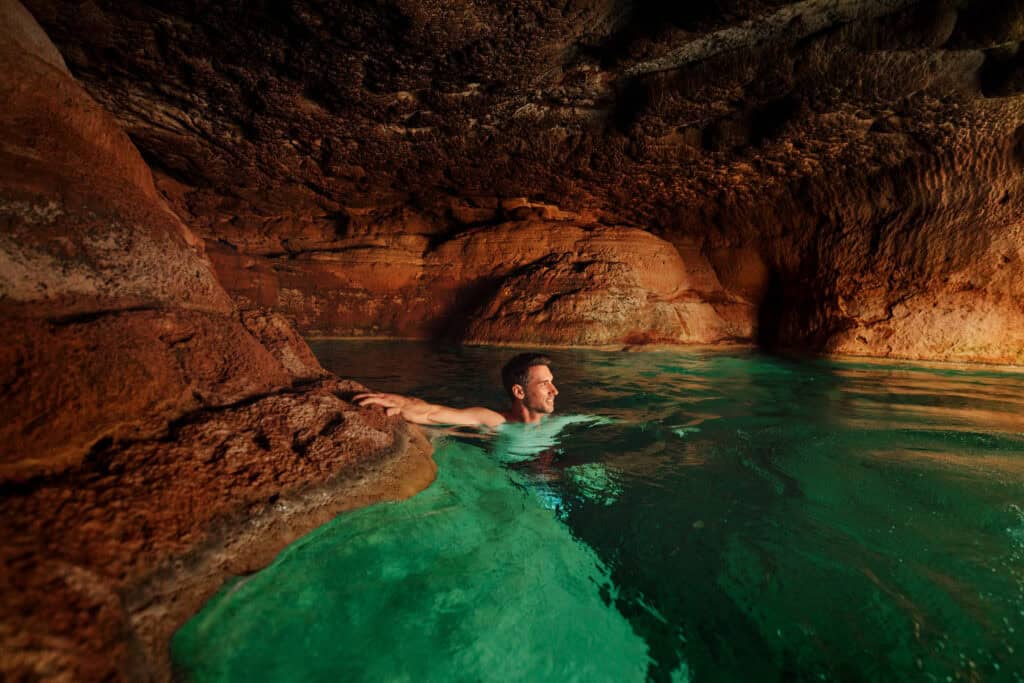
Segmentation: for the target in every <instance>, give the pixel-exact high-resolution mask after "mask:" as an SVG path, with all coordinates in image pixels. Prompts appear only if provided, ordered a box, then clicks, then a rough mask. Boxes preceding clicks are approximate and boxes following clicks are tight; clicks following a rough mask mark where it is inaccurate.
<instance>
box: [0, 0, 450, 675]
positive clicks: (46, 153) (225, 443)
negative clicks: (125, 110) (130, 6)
mask: <svg viewBox="0 0 1024 683" xmlns="http://www.w3.org/2000/svg"><path fill="white" fill-rule="evenodd" d="M0 63H2V64H3V65H4V68H3V69H2V70H0V100H2V101H3V102H4V106H3V107H2V108H0V122H2V124H3V129H4V136H5V137H4V141H3V144H0V405H2V406H3V408H2V410H3V419H2V420H0V444H2V446H0V489H2V492H3V493H2V496H0V538H2V539H3V540H4V542H3V543H2V544H0V572H2V573H3V576H4V578H5V581H4V582H3V583H2V584H0V652H2V653H3V655H2V657H0V678H3V679H4V680H8V679H10V680H37V679H43V678H45V679H53V680H112V679H120V680H140V679H158V680H167V679H169V678H170V665H169V662H168V660H167V657H168V648H167V646H168V642H169V638H170V635H171V634H172V633H173V631H174V630H175V629H176V628H177V627H178V626H180V625H181V624H182V623H183V622H184V620H185V619H187V618H188V617H189V616H190V615H191V614H192V613H193V612H195V611H196V610H198V608H199V607H200V606H201V605H202V603H203V602H204V601H205V600H206V599H207V598H208V597H209V596H210V595H211V594H212V593H213V592H214V591H215V590H216V589H217V588H218V587H219V586H220V585H221V584H222V583H223V581H224V580H225V578H227V577H228V576H230V575H231V574H232V573H240V572H247V571H253V570H255V569H256V568H258V567H259V566H262V565H263V564H265V563H267V562H268V561H269V560H270V559H272V557H273V556H274V554H275V553H276V552H277V551H278V550H280V549H281V548H283V547H284V546H285V545H286V544H287V543H289V542H291V541H292V540H294V539H295V538H297V537H298V536H299V535H301V534H303V533H305V532H307V531H309V530H311V529H312V528H314V527H315V526H316V525H318V524H322V523H323V522H325V521H327V520H329V519H330V518H331V517H333V516H334V515H335V514H337V513H338V512H340V511H342V510H346V509H350V508H352V507H355V506H359V505H365V504H368V503H370V502H375V501H378V500H390V499H395V498H401V497H406V496H409V495H411V494H413V493H415V492H416V491H418V490H420V489H422V488H423V487H424V486H426V485H427V484H429V483H430V481H431V480H432V479H433V477H434V472H435V466H434V464H433V462H432V460H431V458H430V455H429V453H430V447H429V445H428V444H427V443H426V441H425V440H424V438H423V436H422V434H420V433H419V432H416V431H411V430H410V429H409V428H408V426H407V425H405V424H404V423H401V422H400V421H397V420H395V419H386V418H384V417H383V416H382V414H381V413H380V412H379V411H370V410H360V409H357V408H355V407H354V406H352V405H351V404H350V403H349V402H348V400H347V399H348V398H349V397H350V396H351V395H352V393H353V392H355V391H358V390H360V389H361V387H360V386H359V385H355V384H353V383H348V382H343V381H340V380H338V379H336V378H332V377H330V376H329V375H328V374H327V373H326V372H325V371H324V370H323V369H322V368H321V367H320V365H319V363H318V362H317V361H316V359H315V358H314V356H313V354H312V352H311V351H310V350H309V347H308V346H307V345H306V344H305V342H304V341H303V340H302V339H301V337H299V336H298V334H297V333H296V332H295V331H294V330H293V329H292V328H291V327H290V325H289V324H288V323H287V322H286V321H285V320H284V319H283V318H282V317H281V316H279V315H275V314H268V313H266V312H262V311H257V310H244V311H239V310H237V309H236V308H235V306H234V304H233V302H232V301H231V299H230V298H229V296H228V295H227V293H226V292H225V291H224V289H223V288H222V287H221V286H220V284H219V283H218V282H217V281H216V279H215V278H214V276H213V271H212V267H211V265H210V262H209V261H208V260H207V258H206V257H205V255H204V253H203V249H202V247H203V242H202V241H201V240H197V239H195V237H194V236H193V235H192V234H191V232H190V231H189V230H188V229H187V228H186V227H185V226H184V224H183V223H182V222H181V221H180V220H179V219H178V217H177V216H176V215H175V214H174V213H173V212H171V211H170V209H169V208H168V207H167V205H166V204H165V203H164V201H163V199H162V198H161V197H160V195H159V194H157V192H156V190H155V187H154V185H153V181H152V177H151V175H150V173H149V170H148V168H147V167H146V164H145V163H144V162H143V160H142V158H141V157H140V155H139V153H138V151H137V150H136V149H135V148H134V147H133V146H132V144H131V143H130V141H129V140H128V137H127V136H126V135H125V134H124V133H123V132H122V131H121V129H120V127H119V126H118V124H117V123H116V122H115V121H114V119H113V118H112V117H111V116H110V115H109V114H107V113H106V112H105V111H104V110H103V109H102V108H101V107H100V106H99V105H97V104H96V103H95V102H94V101H93V100H92V99H91V98H90V97H89V96H88V95H87V94H86V93H85V91H84V90H83V89H82V88H81V87H80V86H79V84H78V83H77V82H75V81H74V80H73V79H72V78H71V77H70V75H69V74H68V73H67V71H66V69H64V67H63V64H62V63H61V62H60V59H59V57H58V56H57V55H56V51H55V50H54V49H53V47H52V45H50V44H49V43H48V42H47V41H46V40H45V36H44V35H43V34H42V32H41V31H40V30H39V28H38V26H36V25H35V24H34V22H33V21H32V20H31V18H30V17H29V16H28V15H27V14H26V13H25V12H24V10H23V9H22V8H21V7H20V6H19V5H17V4H16V3H14V2H11V0H0Z"/></svg>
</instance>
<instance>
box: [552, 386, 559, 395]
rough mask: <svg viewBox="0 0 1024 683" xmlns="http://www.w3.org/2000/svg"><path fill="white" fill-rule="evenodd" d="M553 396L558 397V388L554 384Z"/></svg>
mask: <svg viewBox="0 0 1024 683" xmlns="http://www.w3.org/2000/svg"><path fill="white" fill-rule="evenodd" d="M551 395H552V396H558V388H557V387H556V386H555V385H554V384H552V385H551Z"/></svg>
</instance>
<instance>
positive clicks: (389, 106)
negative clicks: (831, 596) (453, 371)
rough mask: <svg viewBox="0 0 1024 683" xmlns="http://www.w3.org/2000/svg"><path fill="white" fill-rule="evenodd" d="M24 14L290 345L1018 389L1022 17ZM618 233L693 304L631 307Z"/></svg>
mask: <svg viewBox="0 0 1024 683" xmlns="http://www.w3.org/2000/svg"><path fill="white" fill-rule="evenodd" d="M677 5H678V6H677ZM29 6H30V9H32V11H33V12H34V13H35V14H36V16H37V17H38V18H39V20H40V22H41V23H42V24H43V25H44V26H45V27H46V29H47V30H48V31H49V32H50V34H51V36H52V37H53V38H54V40H55V42H56V43H57V44H58V45H59V46H60V48H61V51H62V52H63V53H64V55H65V56H66V58H67V59H68V61H69V64H70V67H71V69H72V71H73V72H74V73H75V74H76V75H77V76H79V77H80V78H82V79H83V80H84V82H85V83H86V85H87V87H88V88H89V89H90V91H91V92H92V93H93V94H94V95H95V96H96V98H97V99H98V100H100V101H101V102H102V103H103V104H105V105H106V107H107V108H108V109H109V110H110V111H112V112H113V113H114V114H115V115H116V116H117V118H118V119H119V120H120V121H121V122H122V124H123V125H124V127H125V129H126V130H127V131H128V133H129V134H130V135H131V136H132V138H133V140H134V141H135V142H136V143H137V145H138V146H139V147H140V149H141V150H142V152H143V154H144V155H145V157H146V159H147V160H148V161H149V162H150V163H151V164H152V165H153V166H154V168H155V170H156V175H157V183H158V187H159V188H160V190H161V192H162V193H163V194H164V195H165V196H166V197H168V199H169V200H170V201H171V203H172V205H173V206H174V207H175V209H176V210H177V211H178V213H179V214H180V215H182V216H184V217H185V218H186V220H187V222H188V223H189V225H190V226H192V227H193V228H194V229H195V230H196V231H197V233H198V234H199V235H200V236H201V237H202V238H203V239H204V240H206V242H207V244H208V247H209V251H210V254H211V256H212V257H213V261H214V263H215V264H216V266H217V271H218V274H219V275H220V276H221V277H222V279H223V281H224V283H225V285H226V288H227V289H228V291H229V292H230V293H231V294H232V295H233V296H235V297H236V298H238V299H239V300H243V301H244V300H253V301H259V302H261V303H263V304H266V305H269V306H271V307H272V308H274V309H276V310H278V311H280V312H282V313H283V314H284V315H285V316H286V317H288V318H289V319H290V320H292V321H294V322H295V323H296V324H297V325H298V326H299V329H300V330H302V331H305V332H313V333H317V334H338V335H402V336H406V335H412V336H436V335H449V336H453V337H455V338H462V339H474V340H491V341H522V340H523V339H532V340H537V341H541V340H543V341H562V342H572V343H578V342H583V341H586V342H587V343H595V344H596V343H616V344H621V343H629V342H635V341H637V340H644V339H649V340H658V341H663V340H674V341H702V342H721V341H744V340H745V341H748V342H758V343H761V344H763V345H766V346H773V347H774V346H783V347H795V348H801V349H809V350H816V351H831V352H842V353H859V354H868V355H880V356H900V357H916V358H931V359H951V360H983V361H996V362H1010V363H1019V362H1022V361H1024V355H1022V354H1024V310H1022V308H1021V303H1020V302H1021V294H1022V293H1024V292H1022V289H1021V288H1022V286H1024V285H1022V283H1024V265H1022V264H1024V260H1022V259H1024V256H1022V251H1021V249H1022V239H1021V236H1022V235H1021V218H1022V201H1024V199H1022V197H1024V195H1022V192H1021V190H1022V187H1021V177H1022V176H1021V168H1022V158H1024V157H1022V153H1021V144H1022V143H1021V140H1022V136H1024V133H1022V131H1024V127H1022V126H1024V109H1022V107H1024V101H1022V96H1021V90H1022V84H1024V76H1022V73H1024V72H1022V70H1021V69H1022V65H1024V61H1022V59H1021V57H1020V53H1019V43H1020V40H1021V38H1022V32H1024V28H1022V27H1024V22H1022V10H1021V4H1020V3H1019V2H1016V1H1015V0H995V1H992V0H988V1H983V0H942V1H941V2H920V1H917V2H915V1H912V0H802V1H799V2H785V1H780V0H729V1H727V2H722V3H714V4H709V5H699V6H698V5H695V4H693V3H690V4H686V5H685V6H684V5H680V4H678V3H677V4H676V5H673V4H671V3H668V4H664V3H650V2H637V1H634V2H629V1H626V0H623V1H622V2H618V1H615V2H608V1H606V0H600V1H595V0H581V1H580V2H573V3H568V4H557V3H556V4H551V3H544V2H540V1H539V0H519V1H517V2H512V3H504V2H503V3H497V2H495V3H479V2H445V3H435V2H431V1H430V0H388V1H387V2H381V3H356V4H355V5H352V6H346V7H345V8H344V9H342V8H334V7H328V6H323V5H322V4H320V3H312V2H307V1H304V0H299V1H298V2H292V3H289V4H287V5H282V6H280V7H278V6H275V7H274V8H269V7H268V8H262V9H259V8H252V7H249V6H245V7H243V6H241V5H230V4H229V5H224V6H216V7H211V6H210V5H209V4H208V3H196V2H187V1H186V2H176V3H172V4H170V5H161V6H154V5H150V4H136V3H129V4H128V5H125V4H124V3H115V2H111V1H109V0H95V1H93V2H87V3H84V4H80V3H68V2H59V1H57V0H30V2H29ZM539 225H543V226H544V227H543V228H540V227H538V226H539ZM521 227H522V228H525V229H526V232H524V233H523V235H522V236H521V239H519V238H517V239H516V242H517V243H518V244H522V243H525V242H527V241H529V240H531V239H532V238H533V237H532V236H533V235H535V234H536V231H538V230H543V231H545V232H546V233H547V236H546V237H545V244H547V245H548V246H549V248H550V250H551V251H550V253H549V254H546V255H544V257H543V258H541V259H535V260H534V261H533V262H532V265H531V263H527V262H525V261H524V260H523V259H522V258H516V257H511V256H510V255H509V254H500V255H499V254H492V253H489V252H487V251H486V249H483V248H481V249H477V248H475V247H473V246H471V245H470V246H468V247H466V248H464V247H465V246H466V245H469V243H471V242H474V241H479V244H480V245H486V244H494V243H500V242H504V241H505V240H506V239H507V238H508V236H509V235H511V234H513V232H514V231H515V230H517V229H519V228H521ZM597 228H601V229H604V228H610V229H613V230H618V232H617V233H616V234H617V235H618V238H617V240H616V242H615V244H614V245H613V246H612V247H611V248H610V249H606V250H605V251H604V254H603V255H602V256H600V257H599V258H598V259H597V262H595V264H593V265H591V266H583V265H580V264H579V263H577V262H578V261H579V260H580V259H583V260H588V261H589V260H591V259H590V256H587V255H586V247H585V246H581V245H582V243H581V240H580V237H579V235H580V231H583V232H585V233H589V232H592V231H594V230H595V229H597ZM639 231H646V232H649V233H651V234H654V235H655V236H657V237H658V238H660V239H661V240H664V241H665V242H667V243H670V244H672V245H673V246H675V247H676V249H677V250H678V252H679V258H680V259H682V264H683V265H682V268H683V269H684V270H685V271H686V272H687V273H688V274H689V275H687V278H689V277H690V275H692V274H694V273H698V272H699V273H702V275H701V276H700V277H699V278H698V280H699V283H698V284H696V285H694V286H693V287H691V288H689V289H687V286H688V285H686V284H683V285H682V287H683V288H682V289H679V290H678V291H675V290H673V291H675V293H674V294H671V293H667V292H666V291H664V290H663V289H655V290H646V289H645V287H646V285H643V284H639V285H638V284H633V283H627V281H628V280H629V279H630V277H632V276H630V275H628V274H627V272H628V271H630V270H638V269H642V268H644V267H645V266H640V265H639V264H631V263H630V262H629V259H631V258H633V257H634V256H636V255H637V254H639V253H642V252H645V250H646V249H647V248H648V246H649V245H650V242H649V241H648V239H647V238H644V237H642V236H641V235H640V232H639ZM634 237H635V238H636V239H637V240H638V241H636V242H634V241H633V238H634ZM595 239H597V240H598V241H600V239H601V238H600V237H597V238H595ZM583 241H586V240H585V239H584V240H583ZM581 249H582V251H581ZM458 250H461V251H459V253H460V254H461V255H460V258H461V259H462V261H461V262H460V263H459V264H452V263H450V262H449V261H446V259H447V258H448V255H449V254H451V253H453V252H454V251H458ZM468 254H476V255H479V257H480V258H481V259H482V260H481V261H480V262H478V263H476V262H471V261H469V260H467V259H468V258H469V256H467V255H468ZM506 257H508V258H509V260H512V261H514V262H515V263H516V264H517V267H516V269H507V270H501V269H498V270H495V269H494V268H493V267H492V265H493V263H494V262H495V261H501V260H503V259H505V258H506ZM602 259H610V260H609V261H607V262H608V263H612V262H615V263H618V264H620V266H621V267H619V266H616V267H608V268H605V267H604V266H601V265H600V264H599V262H600V261H602ZM570 264H575V265H570ZM548 265H557V267H556V268H555V271H553V272H552V273H550V274H549V275H544V274H543V272H544V271H545V270H546V268H547V267H548ZM449 266H452V268H448V267H449ZM439 267H440V270H439V269H438V268H439ZM524 268H525V269H527V270H529V271H531V272H529V273H528V272H525V271H524V270H523V269H524ZM559 268H560V269H561V270H559ZM575 268H583V269H584V270H585V271H586V272H585V273H584V272H580V273H576V272H570V271H573V269H575ZM567 269H568V270H567ZM456 270H458V271H460V272H462V273H464V274H465V275H466V278H467V279H465V280H453V279H452V276H453V275H454V273H455V271H456ZM531 273H532V274H531ZM606 275H607V277H608V279H607V280H605V277H606ZM435 277H437V278H439V281H435V279H434V278H435ZM481 277H484V278H485V280H481ZM659 286H660V285H659ZM673 286H674V285H673ZM520 287H524V288H526V291H525V292H524V296H523V299H524V301H519V302H517V303H516V304H515V305H512V302H511V301H506V302H505V303H502V302H501V301H500V300H499V299H501V297H502V296H505V297H508V296H509V295H507V294H506V295H502V294H501V292H502V291H507V292H512V291H514V290H515V289H516V288H520ZM550 288H554V290H551V289H550ZM542 289H543V290H545V291H543V292H542V291H540V290H542ZM670 289H671V287H670ZM625 290H628V293H625V294H623V297H624V298H623V299H621V300H620V299H619V293H620V292H624V291H625ZM602 291H603V292H605V294H599V292H602ZM545 296H548V297H554V298H555V300H556V301H560V302H562V303H560V304H558V305H552V306H546V305H545V304H544V303H543V302H542V299H543V298H544V297H545ZM495 297H497V299H496V298H495ZM666 297H667V298H666ZM525 300H529V302H532V303H528V302H527V301H525ZM627 300H628V302H629V303H628V307H629V308H630V309H635V310H636V313H637V315H636V317H635V319H634V320H631V321H629V322H628V323H626V322H625V321H621V322H615V324H613V325H610V326H609V327H608V328H607V329H603V330H602V329H600V328H599V327H598V326H593V327H591V328H590V329H588V330H587V331H582V330H581V331H580V332H579V333H574V332H572V331H569V328H570V327H572V326H573V325H577V324H580V325H583V326H584V327H586V320H588V319H593V318H595V317H604V316H605V314H606V313H608V312H609V311H611V310H612V309H614V308H615V306H616V305H619V304H616V303H615V302H616V301H619V302H620V304H621V302H623V301H627ZM643 302H650V305H649V306H648V305H647V304H646V303H643ZM590 306H593V310H592V312H591V313H587V312H586V309H587V308H588V307H590ZM624 306H625V305H623V308H624ZM670 310H674V311H676V312H677V313H679V314H680V315H682V316H683V320H682V321H680V322H678V323H672V322H671V319H672V317H673V315H674V314H670ZM563 315H564V316H565V317H564V318H560V316H563ZM615 315H616V314H614V313H612V314H611V317H612V319H613V320H614V319H615ZM513 320H514V321H515V322H516V325H514V326H513V325H511V324H510V323H511V322H512V321H513ZM507 323H508V324H507ZM553 325H560V326H561V327H562V328H564V329H565V330H566V331H565V332H563V333H559V334H555V335H552V334H551V332H550V330H551V328H552V326H553Z"/></svg>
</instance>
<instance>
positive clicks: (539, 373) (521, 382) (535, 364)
mask: <svg viewBox="0 0 1024 683" xmlns="http://www.w3.org/2000/svg"><path fill="white" fill-rule="evenodd" d="M550 365H551V359H550V358H548V357H547V356H545V355H544V354H542V353H521V354H519V355H518V356H516V357H515V358H513V359H512V360H510V361H509V362H508V363H506V364H505V367H503V368H502V369H501V382H502V384H504V385H505V391H507V392H508V395H509V396H510V397H511V398H512V400H513V401H521V402H522V404H523V406H524V407H525V408H526V409H527V410H529V411H531V412H533V413H551V412H553V411H554V409H555V396H557V395H558V389H556V388H555V383H554V376H553V375H552V374H551V368H550V367H549V366H550Z"/></svg>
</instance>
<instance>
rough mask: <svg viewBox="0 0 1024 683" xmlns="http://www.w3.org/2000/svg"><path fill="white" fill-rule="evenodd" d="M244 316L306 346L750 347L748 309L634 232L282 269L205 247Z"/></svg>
mask: <svg viewBox="0 0 1024 683" xmlns="http://www.w3.org/2000/svg"><path fill="white" fill-rule="evenodd" d="M210 254H211V256H212V258H213V261H214V264H215V265H216V268H217V272H218V275H219V276H220V278H221V280H222V281H223V282H225V283H226V285H227V286H228V287H229V289H231V290H232V291H234V293H235V296H236V297H237V298H238V299H239V300H240V301H243V302H245V303H246V304H253V305H260V306H265V307H269V308H274V309H276V310H280V311H281V312H283V313H284V314H285V315H286V316H288V317H289V318H290V319H292V320H295V321H296V323H297V324H298V325H299V326H300V327H301V328H302V329H305V330H307V331H309V332H312V333H314V334H324V335H331V334H335V335H337V334H340V335H345V336H376V335H386V336H399V337H430V336H435V335H448V336H450V337H454V338H456V339H463V340H470V341H474V342H521V343H529V342H533V343H545V344H572V345H607V344H619V345H621V344H636V343H643V342H652V341H656V342H665V343H708V342H729V341H742V340H748V339H749V338H750V336H751V334H752V329H753V326H754V321H755V320H756V315H757V309H756V306H755V305H754V304H753V303H751V301H750V299H748V298H745V297H744V296H743V294H742V293H736V294H730V293H728V292H726V291H725V290H724V288H723V285H722V284H721V283H720V282H719V281H718V278H717V277H716V275H715V272H714V270H713V268H712V267H711V265H710V263H709V262H708V260H707V259H706V258H705V257H704V256H703V255H702V254H701V253H700V251H699V250H698V249H696V248H690V249H688V250H685V251H684V250H680V249H677V248H676V247H675V246H673V245H672V244H670V243H669V242H666V241H665V240H662V239H660V238H658V237H655V236H654V235H652V234H650V233H648V232H645V231H643V230H638V229H635V228H623V227H608V226H604V225H600V224H596V223H592V224H590V225H582V226H581V225H577V224H574V223H563V224H561V225H560V226H559V228H558V229H557V230H552V229H551V226H550V224H548V223H547V222H544V221H538V220H529V221H514V222H508V223H501V224H498V225H495V226H488V227H480V228H474V229H469V230H466V231H464V232H461V233H460V234H459V235H458V236H455V237H453V238H451V239H449V240H447V241H445V242H443V243H441V244H440V245H437V246H431V244H430V240H429V239H428V238H427V237H425V236H422V235H403V236H397V237H396V236H388V235H381V236H377V237H373V238H355V239H351V240H346V241H339V242H337V243H335V244H334V246H333V248H331V249H329V250H317V251H315V252H305V253H301V254H296V255H293V256H290V257H287V258H277V257H273V256H254V255H245V254H242V253H240V252H237V251H234V250H230V249H225V248H223V247H218V246H213V247H212V248H211V250H210Z"/></svg>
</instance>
